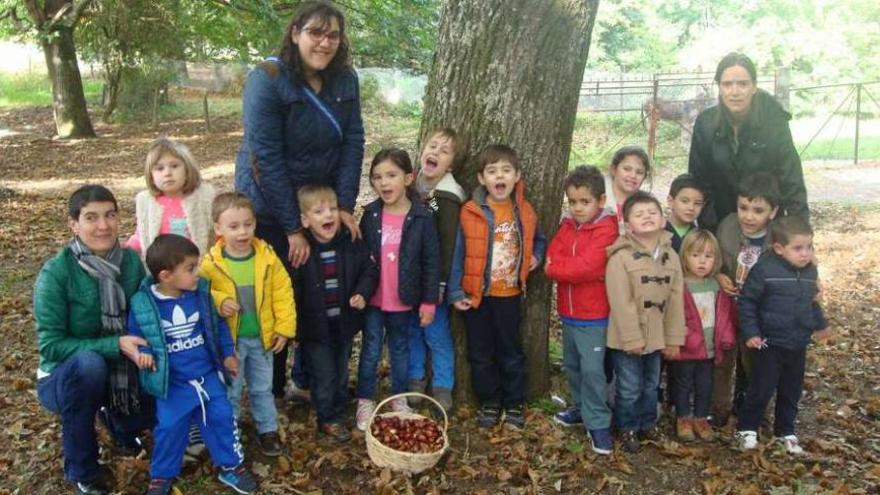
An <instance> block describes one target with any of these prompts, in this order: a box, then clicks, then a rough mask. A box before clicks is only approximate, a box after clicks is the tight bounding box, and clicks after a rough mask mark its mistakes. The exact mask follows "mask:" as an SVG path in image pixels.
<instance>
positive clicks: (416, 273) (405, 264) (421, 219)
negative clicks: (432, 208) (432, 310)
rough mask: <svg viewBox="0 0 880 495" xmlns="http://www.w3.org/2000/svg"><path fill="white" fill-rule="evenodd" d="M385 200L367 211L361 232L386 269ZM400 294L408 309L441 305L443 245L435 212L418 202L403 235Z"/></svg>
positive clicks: (372, 204)
mask: <svg viewBox="0 0 880 495" xmlns="http://www.w3.org/2000/svg"><path fill="white" fill-rule="evenodd" d="M382 206H383V203H382V199H381V198H380V199H377V200H375V201H373V202H372V203H370V204H368V205H367V206H366V207H365V208H364V216H363V217H361V223H360V227H361V233H362V234H363V236H364V241H365V242H366V243H367V247H368V248H369V249H370V253H371V254H372V255H373V258H374V259H375V260H377V264H378V265H379V270H380V271H381V270H382V263H381V261H379V260H381V259H382ZM398 270H399V271H398V277H399V279H398V281H397V291H398V292H397V295H398V297H399V298H400V302H402V303H403V304H406V305H407V306H419V305H420V304H438V303H439V302H440V246H439V245H438V243H437V227H436V226H435V225H434V218H433V217H432V215H431V213H430V212H429V211H428V210H427V209H425V207H424V206H422V204H421V202H419V201H418V200H415V201H413V202H412V206H411V207H410V209H409V212H407V214H406V219H405V220H404V221H403V232H401V234H400V253H399V258H398Z"/></svg>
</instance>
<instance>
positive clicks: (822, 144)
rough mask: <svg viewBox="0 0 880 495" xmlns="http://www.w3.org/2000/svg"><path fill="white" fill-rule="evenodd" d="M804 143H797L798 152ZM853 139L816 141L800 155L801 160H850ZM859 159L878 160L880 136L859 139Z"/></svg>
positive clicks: (879, 156) (879, 157)
mask: <svg viewBox="0 0 880 495" xmlns="http://www.w3.org/2000/svg"><path fill="white" fill-rule="evenodd" d="M806 144H807V143H806V142H804V143H797V144H796V145H795V148H797V150H798V151H801V150H803V149H804V146H806ZM853 144H854V143H853V139H851V138H844V139H816V140H815V141H813V142H812V143H810V146H809V147H808V148H807V149H806V150H805V151H804V152H803V153H802V154H801V160H852V159H853V157H854V150H853ZM859 159H860V160H861V159H865V160H876V159H880V136H861V137H859Z"/></svg>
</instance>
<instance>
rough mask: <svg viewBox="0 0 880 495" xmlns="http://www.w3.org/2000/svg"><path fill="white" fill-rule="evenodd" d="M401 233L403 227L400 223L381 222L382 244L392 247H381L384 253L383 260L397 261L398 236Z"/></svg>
mask: <svg viewBox="0 0 880 495" xmlns="http://www.w3.org/2000/svg"><path fill="white" fill-rule="evenodd" d="M402 234H403V228H402V227H401V226H400V225H395V224H394V223H391V222H389V223H383V224H382V246H383V247H388V248H393V249H387V250H386V249H383V250H382V251H383V253H384V255H385V259H384V260H383V261H387V262H389V263H396V262H397V252H398V250H399V249H398V248H397V246H400V237H401V235H402Z"/></svg>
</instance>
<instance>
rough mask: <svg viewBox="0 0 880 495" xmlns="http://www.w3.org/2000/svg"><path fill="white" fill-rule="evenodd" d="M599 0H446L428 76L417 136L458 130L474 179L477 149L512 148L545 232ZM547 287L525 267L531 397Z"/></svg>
mask: <svg viewBox="0 0 880 495" xmlns="http://www.w3.org/2000/svg"><path fill="white" fill-rule="evenodd" d="M598 4H599V0H508V1H505V0H449V1H447V2H445V4H444V8H443V12H442V15H441V23H440V33H439V36H438V40H437V49H436V53H435V55H434V62H433V67H432V69H431V75H430V79H429V81H428V88H427V95H426V96H425V107H424V112H423V117H422V124H421V131H420V136H421V139H422V140H424V139H425V138H426V136H427V134H429V133H430V132H431V130H433V129H435V128H437V127H444V126H448V127H452V128H454V129H456V130H457V131H458V133H459V135H460V136H462V140H463V141H464V143H463V144H464V150H465V151H466V154H467V156H468V157H469V158H468V160H467V161H466V163H465V165H464V166H463V167H462V169H461V170H458V171H457V172H456V176H457V178H458V180H459V181H460V182H461V183H462V185H464V186H465V189H466V190H470V188H472V187H473V186H474V185H476V183H477V182H476V168H475V167H476V162H475V158H476V155H477V153H478V152H479V151H480V149H481V148H483V147H484V146H486V145H488V144H492V143H505V144H508V145H510V146H512V147H513V148H514V149H516V150H517V152H518V154H519V156H520V160H521V163H522V176H523V179H524V180H525V181H526V195H527V197H528V199H529V200H530V201H531V202H532V204H533V205H534V207H535V209H536V211H537V212H538V215H539V217H540V226H541V230H542V231H543V232H544V233H545V235H547V237H548V239H549V238H550V236H551V235H552V234H553V233H554V232H555V231H556V226H557V224H558V221H559V215H560V208H561V201H562V194H563V191H562V186H561V185H562V179H563V178H564V176H565V174H566V172H567V170H568V159H569V152H570V149H571V136H572V132H573V130H574V121H575V116H576V113H577V102H578V97H579V93H580V87H581V82H582V81H583V74H584V67H585V65H586V61H587V54H588V51H589V46H590V35H591V33H592V30H593V21H594V19H595V17H596V11H597V8H598ZM550 298H551V286H550V283H549V282H548V280H547V279H546V278H545V277H544V276H543V272H542V268H539V269H538V270H535V271H534V272H532V274H531V276H530V278H529V284H528V293H527V297H526V299H525V304H524V305H523V306H524V317H523V320H522V325H521V331H522V338H523V344H524V345H523V349H524V351H525V356H526V366H527V368H528V370H527V373H528V386H527V396H528V397H529V399H530V400H533V399H535V398H537V397H540V396H542V395H543V394H545V393H546V392H547V389H548V387H549V383H550V366H549V353H548V335H549V332H548V331H549V324H550V318H549V313H550V307H551V305H550V302H551V301H550ZM454 321H455V324H454V327H453V332H454V338H455V348H456V377H455V380H456V383H457V385H458V386H457V387H456V400H457V401H458V402H460V403H461V402H470V401H471V399H472V397H471V396H472V393H471V387H470V382H471V381H470V370H469V367H468V366H467V359H466V356H467V353H466V350H465V349H466V348H465V342H466V341H465V338H466V336H465V332H464V327H463V325H462V323H461V321H460V318H457V317H456V318H454Z"/></svg>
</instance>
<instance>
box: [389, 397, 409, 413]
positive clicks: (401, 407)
mask: <svg viewBox="0 0 880 495" xmlns="http://www.w3.org/2000/svg"><path fill="white" fill-rule="evenodd" d="M391 410H392V411H394V412H404V413H411V412H412V408H411V407H409V404H407V402H406V399H404V398H402V397H401V398H400V399H394V400H393V401H391Z"/></svg>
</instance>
